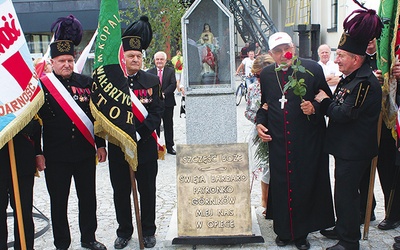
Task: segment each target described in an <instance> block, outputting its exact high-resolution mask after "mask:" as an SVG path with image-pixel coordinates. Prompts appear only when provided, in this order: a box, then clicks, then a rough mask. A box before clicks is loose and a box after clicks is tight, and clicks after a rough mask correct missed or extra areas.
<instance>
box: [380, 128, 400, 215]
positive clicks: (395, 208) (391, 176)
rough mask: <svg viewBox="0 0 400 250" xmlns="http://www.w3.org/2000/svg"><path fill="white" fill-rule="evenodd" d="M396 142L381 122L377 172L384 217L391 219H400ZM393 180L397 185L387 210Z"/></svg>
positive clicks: (399, 186)
mask: <svg viewBox="0 0 400 250" xmlns="http://www.w3.org/2000/svg"><path fill="white" fill-rule="evenodd" d="M397 153H398V152H397V149H396V142H395V140H394V139H393V137H392V135H391V131H390V129H388V128H386V126H385V124H382V131H381V142H380V145H379V157H378V167H377V168H378V174H379V180H380V182H381V187H382V191H383V195H384V197H385V211H386V219H389V220H392V221H399V220H400V184H399V182H400V180H398V179H397V180H396V179H395V178H396V171H398V168H399V166H396V154H397ZM394 182H397V183H398V184H397V187H396V189H395V192H394V194H395V195H394V199H393V203H392V207H391V210H390V211H387V208H388V202H389V197H390V192H391V190H392V187H393V184H394Z"/></svg>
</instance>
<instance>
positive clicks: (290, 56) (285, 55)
mask: <svg viewBox="0 0 400 250" xmlns="http://www.w3.org/2000/svg"><path fill="white" fill-rule="evenodd" d="M283 56H284V57H285V58H286V59H288V60H290V59H292V57H293V54H292V52H290V51H287V52H286V53H285V54H284V55H283Z"/></svg>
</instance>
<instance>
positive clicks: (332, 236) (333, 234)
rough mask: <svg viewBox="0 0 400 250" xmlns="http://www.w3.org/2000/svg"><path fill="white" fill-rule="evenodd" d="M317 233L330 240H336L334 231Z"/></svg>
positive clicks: (328, 230) (324, 230) (326, 230)
mask: <svg viewBox="0 0 400 250" xmlns="http://www.w3.org/2000/svg"><path fill="white" fill-rule="evenodd" d="M319 233H320V234H322V235H323V236H325V237H326V238H328V239H331V240H337V239H338V237H337V233H336V230H335V229H322V230H321V231H319Z"/></svg>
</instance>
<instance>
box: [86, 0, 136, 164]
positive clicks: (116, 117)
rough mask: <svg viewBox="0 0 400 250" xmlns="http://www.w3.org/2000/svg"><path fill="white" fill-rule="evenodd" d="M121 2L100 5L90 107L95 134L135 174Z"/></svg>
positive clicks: (131, 113) (134, 145)
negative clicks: (116, 150) (118, 152)
mask: <svg viewBox="0 0 400 250" xmlns="http://www.w3.org/2000/svg"><path fill="white" fill-rule="evenodd" d="M118 11H119V10H118V0H102V1H101V3H100V14H99V26H98V35H97V38H96V48H95V62H94V72H93V80H94V82H93V86H92V99H91V103H90V107H91V110H92V114H93V116H94V118H95V119H96V122H95V127H94V129H95V134H96V135H98V136H100V137H102V138H104V139H106V140H108V141H109V142H111V143H113V144H115V145H117V146H119V147H120V148H121V149H122V151H123V152H124V154H125V159H126V161H127V162H128V163H129V165H130V166H131V167H132V168H133V170H136V167H137V147H136V129H135V124H134V115H133V112H132V103H131V98H130V91H129V87H128V84H127V80H126V77H125V74H124V71H123V67H125V66H123V67H122V66H121V65H122V63H120V59H121V57H123V53H122V52H121V51H122V50H121V25H120V16H119V12H118Z"/></svg>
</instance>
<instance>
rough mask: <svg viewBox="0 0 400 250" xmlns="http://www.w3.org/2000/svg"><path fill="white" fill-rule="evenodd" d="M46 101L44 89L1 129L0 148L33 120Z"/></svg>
mask: <svg viewBox="0 0 400 250" xmlns="http://www.w3.org/2000/svg"><path fill="white" fill-rule="evenodd" d="M43 103H44V94H43V90H40V92H39V93H38V94H37V95H36V97H35V99H33V100H32V102H31V103H29V104H28V106H27V107H26V108H25V110H24V111H23V113H21V114H20V115H18V116H17V117H16V118H15V119H14V120H13V121H12V122H10V123H9V124H8V125H7V126H6V127H4V128H3V129H2V130H1V131H0V148H2V147H3V146H4V145H6V143H8V142H9V141H10V140H11V139H12V138H14V136H15V135H16V134H18V132H19V131H21V130H22V129H23V128H24V127H25V126H26V125H27V124H28V123H29V122H30V121H31V120H32V117H33V116H34V115H36V114H37V112H38V110H39V109H40V107H41V106H42V105H43Z"/></svg>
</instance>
